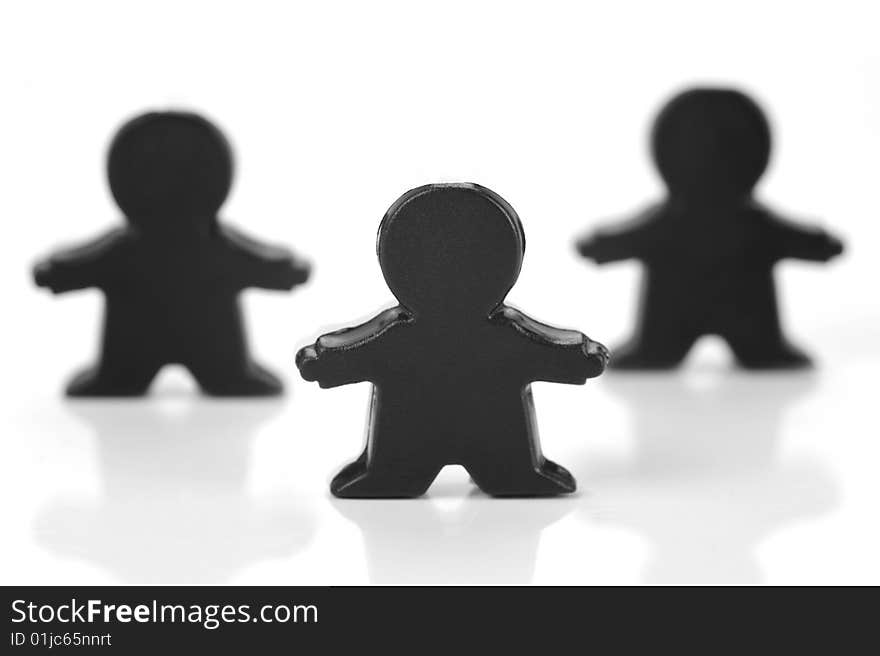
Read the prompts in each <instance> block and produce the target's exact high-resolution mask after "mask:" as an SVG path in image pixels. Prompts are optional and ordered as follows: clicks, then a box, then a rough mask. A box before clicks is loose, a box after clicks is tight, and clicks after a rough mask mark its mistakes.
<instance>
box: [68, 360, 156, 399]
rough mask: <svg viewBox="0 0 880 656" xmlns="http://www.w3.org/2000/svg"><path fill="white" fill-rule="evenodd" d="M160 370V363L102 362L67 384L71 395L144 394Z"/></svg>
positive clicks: (109, 395)
mask: <svg viewBox="0 0 880 656" xmlns="http://www.w3.org/2000/svg"><path fill="white" fill-rule="evenodd" d="M158 371H159V366H158V365H145V364H138V363H136V362H131V363H128V364H127V365H126V366H125V367H108V366H107V365H106V364H101V365H99V366H96V367H90V368H88V369H85V370H83V371H81V372H80V373H78V374H77V375H76V376H74V377H73V380H71V381H70V383H68V385H67V390H66V392H65V393H66V394H67V396H70V397H75V398H76V397H113V396H143V395H144V394H146V393H147V390H148V389H149V388H150V383H152V382H153V378H155V377H156V373H157V372H158Z"/></svg>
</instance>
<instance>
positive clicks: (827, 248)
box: [768, 216, 843, 262]
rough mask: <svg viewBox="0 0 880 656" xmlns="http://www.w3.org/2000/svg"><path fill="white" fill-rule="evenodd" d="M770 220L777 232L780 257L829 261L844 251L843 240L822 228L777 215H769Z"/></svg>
mask: <svg viewBox="0 0 880 656" xmlns="http://www.w3.org/2000/svg"><path fill="white" fill-rule="evenodd" d="M768 220H769V221H770V224H771V226H772V228H773V230H774V232H775V233H776V238H777V253H778V256H779V257H780V258H784V257H791V258H796V259H799V260H813V261H816V262H827V261H828V260H830V259H831V258H832V257H836V256H837V255H840V254H841V253H843V242H842V241H840V239H838V238H837V237H835V236H834V235H831V234H829V233H828V232H826V231H825V230H823V229H822V228H819V227H815V226H804V225H797V224H796V223H792V222H790V221H786V220H785V219H782V218H779V217H776V216H769V217H768Z"/></svg>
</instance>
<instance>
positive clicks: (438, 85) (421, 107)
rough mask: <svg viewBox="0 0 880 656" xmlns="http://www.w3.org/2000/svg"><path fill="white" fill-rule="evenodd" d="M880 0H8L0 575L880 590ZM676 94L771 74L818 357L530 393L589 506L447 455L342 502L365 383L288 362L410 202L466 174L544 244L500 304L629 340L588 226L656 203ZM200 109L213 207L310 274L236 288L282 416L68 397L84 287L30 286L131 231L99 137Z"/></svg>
mask: <svg viewBox="0 0 880 656" xmlns="http://www.w3.org/2000/svg"><path fill="white" fill-rule="evenodd" d="M872 4H874V3H871V2H863V3H857V2H835V3H828V2H821V3H807V2H802V3H791V2H766V1H764V2H740V3H736V4H735V5H732V4H731V5H726V6H719V5H717V4H716V3H705V2H670V1H667V2H662V3H657V2H589V3H587V2H570V3H569V2H556V1H544V2H532V3H515V2H473V1H472V2H452V1H449V0H447V1H445V2H442V3H439V2H438V3H419V2H399V3H392V2H377V1H374V2H326V3H315V2H312V3H301V4H297V3H277V4H275V3H267V2H254V1H251V2H240V3H236V4H226V3H220V2H204V3H195V2H180V1H177V2H152V3H149V4H147V5H144V4H141V3H121V2H84V1H80V2H39V1H36V0H32V1H30V2H7V3H4V4H3V7H2V9H0V62H2V84H3V87H2V92H3V102H2V122H0V215H2V217H3V225H4V227H5V236H4V238H3V239H2V240H0V285H2V289H0V291H2V302H3V308H4V311H3V331H4V332H3V339H2V349H3V351H2V354H0V362H2V364H3V375H2V376H0V394H2V399H3V401H2V405H0V481H2V489H0V509H2V516H0V522H2V527H3V538H2V540H0V582H2V583H114V582H126V583H131V582H231V583H244V582H251V583H273V584H274V583H290V584H298V583H303V584H305V583H318V584H323V583H366V582H396V581H409V582H423V581H430V582H529V581H534V582H542V583H635V582H644V581H647V582H687V581H698V582H703V581H717V582H758V581H761V582H767V583H806V582H820V583H832V582H834V583H839V582H850V583H856V582H873V583H880V563H878V559H877V557H876V556H877V553H880V527H878V517H880V513H878V500H880V476H878V473H877V472H878V466H880V442H878V437H880V432H878V430H877V423H878V420H877V416H878V415H877V405H876V404H877V394H876V389H877V387H876V385H877V374H878V373H880V347H878V343H877V339H878V336H880V308H878V302H877V291H876V285H877V282H878V273H880V242H878V236H880V228H878V225H880V195H878V192H877V189H878V179H880V156H878V153H880V56H878V52H877V50H878V45H877V43H878V42H877V39H876V26H877V24H878V16H877V12H876V11H872ZM691 84H722V85H734V86H738V87H740V88H743V89H744V90H746V91H748V92H750V93H752V94H754V95H755V97H756V98H757V99H758V100H759V102H761V103H762V104H763V105H764V106H765V107H766V109H767V111H768V113H769V115H770V117H771V120H772V122H773V124H774V128H775V149H774V155H773V159H772V163H771V168H770V170H769V171H768V174H767V175H766V177H765V179H764V180H763V182H762V184H761V186H760V189H759V192H758V193H759V196H760V198H761V199H763V200H764V201H766V202H767V203H769V204H771V205H772V206H773V207H775V208H776V209H778V210H779V211H781V212H783V213H786V214H788V215H790V216H792V217H794V218H805V219H809V220H815V221H819V222H821V223H823V224H824V225H826V227H828V228H829V229H831V230H833V231H834V232H836V233H837V234H839V235H841V236H842V237H843V238H844V239H845V241H846V243H847V246H848V252H847V253H846V255H845V257H844V258H842V259H841V260H838V261H836V262H835V263H833V264H831V265H829V266H826V267H823V266H818V265H811V264H802V263H786V264H784V265H783V266H782V267H781V268H780V270H779V275H778V280H779V284H780V288H781V290H782V292H783V294H782V307H783V311H784V319H785V324H786V327H787V328H788V330H789V332H790V334H791V336H792V338H793V339H794V340H795V341H796V342H798V343H799V344H801V345H803V346H805V347H806V348H807V349H808V350H810V351H811V352H812V353H813V354H814V355H816V356H817V360H818V363H819V366H818V368H817V370H816V372H814V373H813V374H812V375H764V376H759V375H751V376H750V375H746V374H741V373H736V372H734V371H733V370H732V369H731V367H730V364H729V356H728V355H727V352H726V349H725V347H723V345H721V344H719V343H715V342H713V341H711V340H709V341H707V342H704V343H702V344H700V345H699V347H698V349H697V351H696V352H695V353H694V355H693V357H692V358H691V359H690V360H689V362H688V364H687V367H686V368H685V369H684V370H683V371H682V372H681V373H680V374H676V375H672V376H638V375H636V376H623V375H617V376H615V375H614V374H608V375H606V376H603V377H602V378H601V379H599V380H596V381H591V382H590V383H588V385H587V386H585V387H566V386H551V385H540V386H536V391H535V396H536V403H537V407H538V413H539V424H540V429H541V433H542V442H543V445H544V450H545V452H546V453H547V455H549V456H550V457H552V458H553V459H555V460H558V461H559V462H561V463H562V464H564V465H566V466H568V467H569V468H570V469H572V470H573V472H574V474H575V475H576V476H577V478H578V481H579V484H580V491H579V493H578V495H576V496H574V497H570V498H565V499H556V500H538V501H524V500H516V501H513V500H508V501H503V500H492V499H487V498H485V497H483V496H481V495H479V494H476V493H474V492H473V490H472V488H471V486H470V485H469V483H468V481H467V477H466V476H465V475H464V474H463V472H461V471H456V470H451V471H449V470H447V471H444V473H443V474H442V475H441V478H440V479H438V481H437V483H436V484H435V486H434V488H432V490H431V492H430V494H429V496H428V497H427V498H425V499H422V500H417V501H403V502H401V501H384V502H357V501H349V502H340V501H336V500H334V499H332V498H331V497H330V495H329V492H328V490H327V482H328V480H329V478H330V476H331V475H332V474H333V473H334V472H335V471H336V469H338V467H339V466H340V465H341V464H343V463H345V462H346V461H348V460H349V459H351V458H353V457H354V456H356V455H357V453H358V452H359V449H360V447H361V442H362V439H363V424H364V417H365V411H366V401H367V394H368V388H367V386H366V385H359V386H353V387H349V388H342V389H337V390H332V391H324V390H319V389H318V388H317V386H313V385H307V384H306V383H304V382H303V381H301V380H300V379H299V378H298V377H297V376H296V372H295V369H294V367H293V355H294V353H295V351H296V349H297V348H298V347H300V346H302V345H304V344H305V343H308V342H309V341H311V340H312V339H313V338H314V337H315V336H316V335H318V334H319V333H320V332H321V331H322V330H324V329H326V328H328V327H337V326H341V325H345V324H347V323H353V322H354V321H356V320H359V319H362V318H365V317H367V316H369V315H371V314H372V313H374V312H375V311H376V310H378V309H380V308H382V307H387V306H388V305H390V304H391V303H392V298H391V296H390V294H389V292H388V291H387V289H386V288H385V285H384V283H383V281H382V278H381V275H380V272H379V268H378V265H377V263H376V261H375V254H374V250H373V245H374V237H375V230H376V228H377V226H378V221H379V219H380V218H381V216H382V214H383V213H384V211H385V209H386V208H387V207H388V206H389V205H390V204H391V203H392V202H393V201H394V200H395V199H396V198H397V197H398V196H399V195H400V194H401V193H402V192H404V191H405V190H407V189H409V188H411V187H414V186H417V185H420V184H424V183H427V182H436V181H462V180H464V181H475V182H479V183H481V184H484V185H486V186H488V187H491V188H492V189H494V190H496V191H497V192H499V193H500V194H502V195H503V196H504V197H505V198H506V199H507V200H508V201H510V202H511V203H512V204H513V206H514V207H515V208H516V209H517V210H518V212H519V213H520V215H521V217H522V219H523V222H524V225H525V229H526V233H527V239H528V252H527V255H526V261H525V266H524V270H523V273H522V276H521V278H520V281H519V283H518V285H517V286H516V287H515V288H514V290H513V292H512V293H511V296H510V300H511V301H512V302H514V303H515V304H517V305H518V306H519V307H521V308H522V309H524V310H525V311H527V312H528V313H530V314H532V315H533V316H535V317H537V318H540V319H542V320H545V321H549V322H551V323H554V324H557V325H563V326H570V327H577V328H580V329H581V330H584V331H585V332H587V333H588V334H589V335H590V336H592V337H593V338H595V339H599V340H600V341H603V342H605V343H606V344H608V345H610V346H614V345H616V344H618V343H619V342H620V341H621V339H622V338H624V337H625V336H626V334H627V332H628V329H629V327H630V326H631V323H632V319H633V310H634V302H635V285H636V284H637V280H638V268H637V266H636V265H635V264H622V265H617V266H614V267H608V268H602V269H599V268H596V267H594V266H592V265H588V264H586V263H583V262H580V261H578V260H577V258H576V257H575V255H574V254H573V250H572V248H571V243H572V240H573V238H574V237H575V236H576V235H577V234H578V233H580V232H581V231H583V230H585V229H588V228H590V227H591V226H595V225H598V224H599V223H600V222H604V221H607V220H609V219H613V218H615V217H620V216H625V215H626V214H627V213H629V212H631V211H633V210H635V209H638V208H639V207H640V206H641V205H643V204H644V203H646V202H648V201H650V200H652V199H655V198H657V197H658V195H659V194H660V193H661V192H662V189H661V187H660V185H659V183H658V179H657V177H656V175H655V173H654V171H653V170H652V167H651V164H650V161H649V160H648V158H647V156H646V154H647V153H646V134H647V130H648V127H649V125H650V121H651V118H652V116H653V114H654V112H655V111H656V109H657V108H658V106H659V105H660V104H661V103H662V102H663V101H664V100H665V99H666V98H667V97H669V95H670V94H672V93H673V92H675V91H677V90H679V89H681V88H683V87H685V86H687V85H691ZM169 107H174V108H188V109H194V110H197V111H200V112H203V113H205V114H206V115H207V116H209V117H210V118H212V119H213V120H215V121H216V122H217V123H218V124H219V125H220V126H221V128H222V129H224V131H226V133H227V134H228V135H229V137H230V139H231V141H232V142H233V144H234V146H235V148H236V153H237V161H238V169H237V180H236V184H235V188H234V190H233V193H232V195H231V197H230V199H229V201H228V203H227V204H226V206H225V208H224V210H223V216H224V217H225V218H226V219H228V220H229V221H231V222H234V223H236V224H237V225H239V226H240V227H242V228H244V229H246V230H247V231H249V232H251V233H252V234H254V235H255V236H259V237H261V238H264V239H267V240H272V241H277V242H280V243H284V244H287V245H290V246H291V247H293V248H294V249H295V250H297V252H299V253H301V254H303V255H305V256H307V257H308V258H309V259H311V261H312V262H313V263H314V264H315V275H314V277H313V279H312V281H311V282H310V284H309V285H308V286H307V287H304V288H301V289H299V290H297V291H296V292H294V293H293V294H291V295H285V294H277V293H268V292H258V291H256V292H249V293H248V294H247V295H246V297H245V306H246V310H247V324H248V328H249V331H250V337H251V341H252V344H253V350H254V352H255V353H256V355H257V356H258V358H259V359H260V360H261V361H262V362H263V363H265V364H267V365H269V366H271V367H272V368H273V369H274V370H276V371H279V372H281V373H282V374H283V375H284V377H285V378H286V380H287V382H288V392H289V393H288V395H287V396H286V397H285V398H284V399H282V400H279V401H269V402H241V401H239V402H228V403H220V402H216V401H207V400H202V399H199V398H198V397H197V396H196V395H195V393H194V390H193V387H192V383H191V382H190V381H189V380H188V378H187V377H186V376H185V374H183V373H182V372H178V371H170V372H168V373H167V374H165V375H163V376H162V377H161V378H160V379H159V380H158V381H157V384H156V388H155V390H154V395H153V397H152V398H151V400H149V401H136V402H124V403H123V402H119V403H106V402H105V403H99V402H81V403H72V402H68V401H65V400H64V399H63V398H62V396H61V393H60V392H61V389H62V386H63V384H64V383H65V382H66V380H67V379H68V377H69V376H70V375H71V374H72V373H73V372H74V371H75V370H76V369H78V368H79V367H80V366H82V365H84V364H87V363H88V362H89V361H90V360H91V359H92V358H93V357H94V355H95V352H96V346H97V339H98V329H99V322H100V309H101V298H100V296H99V294H98V293H97V292H94V291H90V292H83V293H79V294H71V295H69V296H64V297H59V298H54V299H53V298H51V297H50V296H49V295H47V294H45V293H43V292H42V291H40V290H37V289H35V288H34V287H33V286H32V284H31V282H30V279H29V268H30V266H31V264H32V263H33V261H34V260H35V259H36V258H37V257H38V256H41V255H44V254H46V253H47V252H48V251H49V250H50V249H51V248H53V247H56V246H57V245H59V244H63V243H70V242H75V241H77V240H81V239H86V238H89V237H91V236H94V235H95V234H96V233H97V232H99V231H100V230H102V229H103V228H105V227H107V226H109V225H112V224H114V223H116V222H118V221H119V220H120V218H119V212H118V210H117V209H116V208H115V207H114V205H113V203H112V200H111V199H110V196H109V193H108V191H107V187H106V181H105V175H104V168H103V167H104V161H103V158H104V149H105V146H106V143H107V140H108V139H109V138H110V136H111V135H112V133H113V131H114V130H115V128H116V127H117V126H118V125H119V124H120V123H121V122H122V121H123V120H125V119H127V118H128V117H130V116H131V115H133V114H135V113H138V112H141V111H143V110H146V109H150V108H169Z"/></svg>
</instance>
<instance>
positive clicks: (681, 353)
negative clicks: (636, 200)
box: [577, 89, 843, 369]
mask: <svg viewBox="0 0 880 656" xmlns="http://www.w3.org/2000/svg"><path fill="white" fill-rule="evenodd" d="M652 146H653V155H654V160H655V163H656V165H657V168H658V169H659V171H660V175H661V176H662V178H663V180H664V182H665V183H666V186H667V188H668V190H669V195H668V198H667V199H666V200H665V201H664V202H662V203H660V204H659V205H655V206H653V207H650V208H649V209H647V210H646V211H644V212H643V213H641V214H640V215H639V216H637V217H636V218H635V219H634V220H632V221H631V222H629V223H626V224H623V225H620V226H617V227H613V228H608V229H600V230H599V231H597V232H595V233H594V234H592V235H589V236H587V237H585V238H584V239H582V240H580V241H579V242H578V243H577V249H578V251H579V252H580V254H581V255H583V256H584V257H586V258H589V259H592V260H594V261H595V262H596V263H598V264H604V263H606V262H614V261H618V260H626V259H631V258H634V259H637V260H640V261H641V262H642V263H643V265H644V267H645V274H644V283H643V286H642V291H641V301H640V307H639V315H638V326H637V328H636V331H635V336H634V337H633V338H632V339H631V340H630V341H629V343H627V344H626V345H625V346H623V347H621V348H620V349H619V350H615V353H614V363H613V366H614V367H615V368H619V369H663V368H670V367H674V366H676V365H678V364H679V363H680V362H681V361H682V360H683V359H684V357H685V356H686V355H687V353H688V351H689V350H690V348H691V346H692V345H693V344H694V342H695V341H696V340H697V339H698V338H699V337H701V336H703V335H708V334H714V335H719V336H721V337H722V338H724V339H725V340H726V341H727V342H728V344H730V347H731V349H732V351H733V353H734V355H735V357H736V359H737V361H738V362H739V363H740V365H742V366H743V367H746V368H750V369H777V368H778V369H790V368H799V367H805V366H809V364H810V359H809V358H808V357H807V355H806V354H804V353H803V352H802V351H801V350H800V349H798V348H796V347H795V346H793V345H791V344H790V343H789V342H788V340H786V338H785V336H784V335H783V332H782V328H781V325H780V322H779V311H778V307H777V301H776V290H775V286H774V282H773V267H774V265H775V264H776V263H777V262H778V261H779V260H781V259H783V258H799V259H805V260H815V261H823V262H824V261H827V260H829V259H831V258H832V257H834V256H835V255H839V254H840V253H841V252H843V245H842V244H841V242H840V241H839V240H838V239H836V238H835V237H833V236H831V235H829V234H828V233H826V232H825V231H824V230H821V229H819V228H813V227H804V226H799V225H795V224H792V223H789V222H788V221H786V220H784V219H782V218H780V217H778V216H776V215H775V214H774V213H773V212H771V211H770V210H768V209H767V208H765V207H763V206H762V205H760V204H759V203H758V202H757V201H756V200H755V199H754V198H753V195H752V192H753V189H754V187H755V184H756V183H757V182H758V179H759V178H760V177H761V174H762V173H763V172H764V169H765V168H766V166H767V161H768V158H769V155H770V128H769V126H768V124H767V120H766V118H765V117H764V114H763V113H762V112H761V110H760V109H759V108H758V106H757V105H756V104H755V103H754V102H753V101H752V100H751V99H750V98H748V97H747V96H746V95H744V94H742V93H740V92H739V91H733V90H728V89H692V90H689V91H686V92H684V93H682V94H680V95H678V96H676V97H675V98H673V99H672V100H671V101H670V102H669V103H668V104H667V105H666V107H664V108H663V110H662V111H661V112H660V115H659V116H658V118H657V120H656V123H655V125H654V130H653V135H652Z"/></svg>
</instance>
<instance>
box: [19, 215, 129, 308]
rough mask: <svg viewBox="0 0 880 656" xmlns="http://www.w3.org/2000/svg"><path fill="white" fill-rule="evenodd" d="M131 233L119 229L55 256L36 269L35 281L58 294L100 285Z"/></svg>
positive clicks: (42, 262)
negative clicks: (114, 257)
mask: <svg viewBox="0 0 880 656" xmlns="http://www.w3.org/2000/svg"><path fill="white" fill-rule="evenodd" d="M127 234H128V232H127V230H126V229H125V228H116V229H114V230H111V231H110V232H107V233H106V234H104V235H102V236H100V237H98V238H97V239H94V240H92V241H90V242H88V243H85V244H82V245H80V246H76V247H74V248H68V249H64V250H61V251H58V252H57V253H53V254H52V255H50V256H49V257H48V258H46V259H45V260H42V261H40V262H38V263H37V264H36V265H35V266H34V270H33V275H34V282H35V283H36V284H37V286H38V287H46V288H48V289H50V290H51V291H52V292H53V293H55V294H61V293H63V292H69V291H73V290H76V289H86V288H87V287H96V286H99V285H100V284H101V283H102V282H103V281H104V280H105V279H106V275H107V273H108V271H109V268H110V263H111V261H112V259H113V255H114V254H115V253H116V252H117V250H118V249H119V247H120V245H121V244H122V243H123V242H124V241H125V238H126V236H127Z"/></svg>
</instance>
